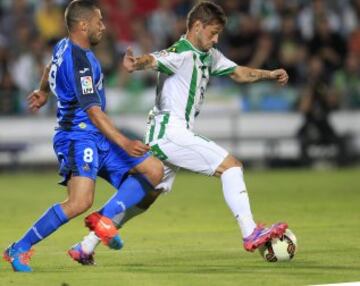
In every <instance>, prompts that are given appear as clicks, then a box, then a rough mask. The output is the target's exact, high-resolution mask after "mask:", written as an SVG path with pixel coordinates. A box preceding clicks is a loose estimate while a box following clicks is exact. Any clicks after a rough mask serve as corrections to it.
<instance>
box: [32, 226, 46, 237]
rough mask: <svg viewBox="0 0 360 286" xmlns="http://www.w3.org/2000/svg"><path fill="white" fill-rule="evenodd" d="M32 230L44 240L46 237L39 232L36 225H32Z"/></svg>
mask: <svg viewBox="0 0 360 286" xmlns="http://www.w3.org/2000/svg"><path fill="white" fill-rule="evenodd" d="M32 230H33V231H34V233H35V234H36V236H37V237H38V238H39V239H40V240H43V239H44V238H43V237H42V236H41V234H40V233H39V232H38V230H37V228H36V227H35V226H33V227H32Z"/></svg>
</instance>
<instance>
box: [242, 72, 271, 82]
mask: <svg viewBox="0 0 360 286" xmlns="http://www.w3.org/2000/svg"><path fill="white" fill-rule="evenodd" d="M247 76H248V78H249V79H250V80H259V79H268V78H269V77H270V75H269V72H267V71H264V70H250V71H249V72H248V74H247Z"/></svg>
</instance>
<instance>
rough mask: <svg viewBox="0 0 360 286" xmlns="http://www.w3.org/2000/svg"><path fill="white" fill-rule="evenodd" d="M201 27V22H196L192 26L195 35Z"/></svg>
mask: <svg viewBox="0 0 360 286" xmlns="http://www.w3.org/2000/svg"><path fill="white" fill-rule="evenodd" d="M202 27H203V24H202V23H201V21H200V20H196V21H195V23H194V25H193V28H194V31H195V33H199V32H200V30H201V28H202Z"/></svg>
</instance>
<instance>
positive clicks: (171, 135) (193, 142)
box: [145, 118, 229, 189]
mask: <svg viewBox="0 0 360 286" xmlns="http://www.w3.org/2000/svg"><path fill="white" fill-rule="evenodd" d="M154 124H155V127H154ZM157 126H159V127H160V128H158V127H157ZM163 126H164V124H163V123H162V121H161V118H160V119H158V120H153V122H152V124H151V123H150V124H149V125H148V132H147V135H146V138H145V142H146V143H148V144H149V145H150V146H151V151H152V152H153V154H154V155H155V156H156V157H158V158H159V159H160V160H162V161H163V162H164V163H165V164H166V165H167V164H169V165H170V167H168V168H170V170H166V169H165V176H164V179H165V180H166V179H167V180H168V181H171V185H172V183H173V181H174V178H175V172H176V171H174V170H175V169H174V167H180V168H184V169H186V170H189V171H192V172H196V173H201V174H204V175H208V176H212V175H213V174H214V173H215V171H216V169H217V168H218V167H219V165H220V164H221V163H222V162H223V161H224V159H225V158H226V157H227V156H228V154H229V153H228V152H227V151H226V150H225V149H224V148H222V147H220V146H219V145H217V144H216V143H215V142H213V141H211V140H209V139H207V138H206V137H203V136H201V135H197V134H194V133H193V132H192V131H191V130H189V129H186V128H185V127H182V126H179V125H172V124H168V125H167V126H165V128H163ZM151 129H153V131H152V132H151ZM157 130H158V132H156V131H157ZM150 139H151V140H150ZM166 172H168V173H169V174H168V175H167V174H166ZM171 172H174V174H173V175H172V174H171ZM172 177H174V178H172ZM170 189H171V187H170Z"/></svg>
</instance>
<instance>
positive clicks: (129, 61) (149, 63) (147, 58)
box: [123, 48, 156, 73]
mask: <svg viewBox="0 0 360 286" xmlns="http://www.w3.org/2000/svg"><path fill="white" fill-rule="evenodd" d="M123 66H124V68H125V69H126V70H127V71H128V72H130V73H131V72H133V71H136V70H146V69H154V68H156V59H155V58H154V57H153V56H152V55H150V54H146V55H142V56H139V57H135V56H134V54H133V51H132V49H131V48H127V50H126V53H125V56H124V59H123Z"/></svg>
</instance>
